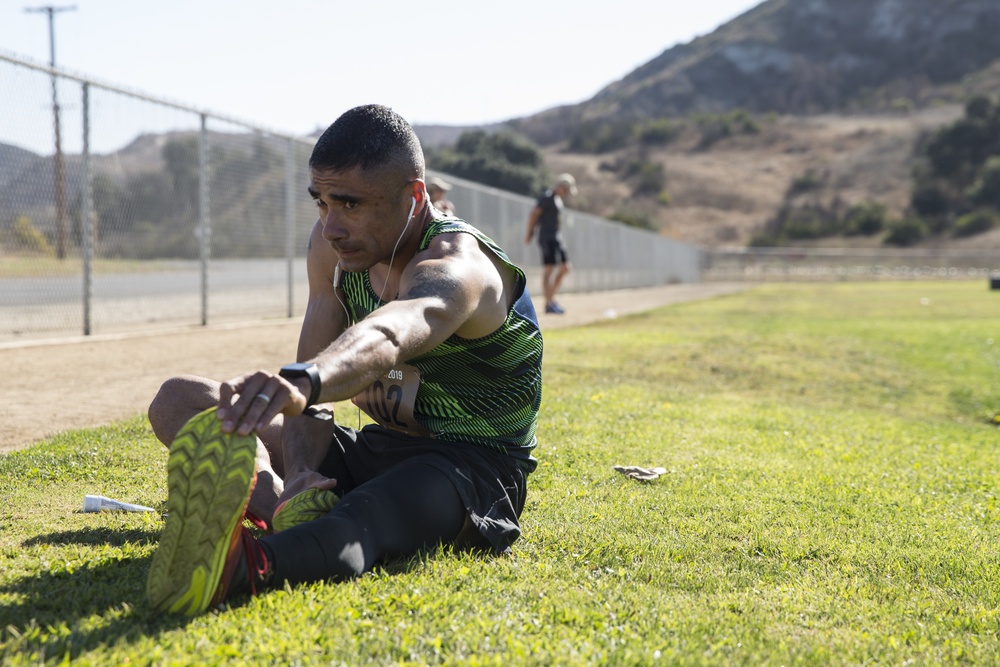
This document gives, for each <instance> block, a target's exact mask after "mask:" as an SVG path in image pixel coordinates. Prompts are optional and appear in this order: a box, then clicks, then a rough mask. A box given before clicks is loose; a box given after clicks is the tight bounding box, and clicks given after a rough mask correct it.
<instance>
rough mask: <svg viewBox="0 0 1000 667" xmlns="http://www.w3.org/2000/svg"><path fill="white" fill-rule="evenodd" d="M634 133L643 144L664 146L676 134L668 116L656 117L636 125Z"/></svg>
mask: <svg viewBox="0 0 1000 667" xmlns="http://www.w3.org/2000/svg"><path fill="white" fill-rule="evenodd" d="M635 134H636V139H637V140H638V141H639V143H640V144H642V145H643V146H665V145H667V144H669V143H670V142H671V141H673V139H674V137H675V136H677V128H676V126H675V125H674V123H673V122H672V121H671V120H670V119H669V118H658V119H656V120H651V121H649V122H648V123H645V124H644V125H640V126H638V127H637V128H636V130H635Z"/></svg>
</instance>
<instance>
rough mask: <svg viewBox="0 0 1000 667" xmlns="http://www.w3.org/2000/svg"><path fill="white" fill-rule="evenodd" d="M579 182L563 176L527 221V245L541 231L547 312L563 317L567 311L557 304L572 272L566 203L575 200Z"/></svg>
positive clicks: (540, 239) (546, 193) (569, 175)
mask: <svg viewBox="0 0 1000 667" xmlns="http://www.w3.org/2000/svg"><path fill="white" fill-rule="evenodd" d="M576 194H577V189H576V179H575V178H573V175H572V174H560V175H559V178H557V179H556V184H555V186H554V187H552V188H551V189H549V190H546V191H545V194H543V195H542V196H541V197H539V198H538V203H537V204H536V205H535V208H533V209H532V210H531V215H530V216H529V217H528V234H527V236H526V237H525V239H524V242H525V244H530V243H531V239H532V237H534V235H535V229H536V228H537V229H538V245H539V246H541V248H542V290H543V292H544V294H545V312H546V313H549V314H553V315H562V314H563V313H564V312H566V311H565V310H563V309H562V306H560V305H559V304H558V303H557V302H556V293H557V292H558V291H559V288H560V287H562V282H563V279H564V278H565V277H566V274H567V273H569V272H570V269H571V268H572V266H571V264H570V263H569V255H568V254H567V253H566V246H565V244H564V243H563V236H562V211H563V200H564V199H566V198H568V197H570V196H576Z"/></svg>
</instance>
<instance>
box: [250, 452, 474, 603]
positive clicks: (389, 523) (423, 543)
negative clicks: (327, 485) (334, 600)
mask: <svg viewBox="0 0 1000 667" xmlns="http://www.w3.org/2000/svg"><path fill="white" fill-rule="evenodd" d="M465 517H466V511H465V505H464V503H463V502H462V499H461V497H459V495H458V492H457V491H456V490H455V487H454V485H453V484H452V483H451V482H450V481H449V480H448V477H447V476H446V475H445V474H444V473H442V472H441V471H439V470H438V469H437V468H435V467H433V466H430V465H427V464H424V463H413V464H411V465H407V464H403V465H399V466H396V467H395V468H393V469H392V470H390V471H388V472H386V473H384V474H382V475H380V476H378V477H376V478H375V479H372V480H370V481H368V482H366V483H365V484H362V485H361V486H359V487H358V488H356V489H354V490H353V491H351V492H349V493H347V494H345V496H344V498H343V499H342V500H341V501H340V502H339V503H337V506H336V507H334V508H333V510H331V511H330V513H329V514H327V515H326V516H325V517H324V518H322V519H319V520H318V521H310V522H309V523H305V524H302V525H300V526H295V527H294V528H289V529H288V530H285V531H282V532H280V533H277V534H275V535H271V536H269V537H265V538H263V539H262V542H263V544H264V546H265V549H266V551H267V552H268V557H269V558H271V563H272V566H273V568H274V570H273V571H274V576H273V578H272V579H271V582H270V583H271V585H273V586H282V585H283V583H284V582H285V581H287V582H288V583H290V584H298V583H303V582H308V581H321V580H325V579H333V580H343V579H349V578H351V577H356V576H358V575H360V574H361V573H363V572H367V571H368V570H370V569H371V568H372V566H373V565H374V564H375V563H376V562H378V561H379V560H380V559H382V558H384V557H386V556H396V555H405V554H413V553H416V552H417V551H419V550H420V549H421V548H423V547H429V546H434V545H436V544H438V543H441V542H445V543H448V542H452V541H453V540H454V539H455V538H456V537H457V536H458V533H459V531H460V530H461V529H462V526H463V525H464V523H465Z"/></svg>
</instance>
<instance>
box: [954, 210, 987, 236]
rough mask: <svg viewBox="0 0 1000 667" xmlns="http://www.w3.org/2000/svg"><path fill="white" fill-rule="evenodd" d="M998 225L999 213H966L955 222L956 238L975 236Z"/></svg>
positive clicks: (980, 211)
mask: <svg viewBox="0 0 1000 667" xmlns="http://www.w3.org/2000/svg"><path fill="white" fill-rule="evenodd" d="M996 224H997V213H996V212H994V211H988V210H982V209H981V210H978V211H973V212H972V213H966V214H965V215H963V216H961V217H960V218H959V219H958V220H956V221H955V231H954V234H955V236H975V235H976V234H982V233H983V232H988V231H990V230H991V229H993V227H994V226H996Z"/></svg>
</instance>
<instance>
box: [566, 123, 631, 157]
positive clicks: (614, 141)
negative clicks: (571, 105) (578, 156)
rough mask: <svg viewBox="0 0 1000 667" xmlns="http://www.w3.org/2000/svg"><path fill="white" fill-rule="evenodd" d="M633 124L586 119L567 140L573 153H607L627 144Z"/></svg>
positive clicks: (629, 140)
mask: <svg viewBox="0 0 1000 667" xmlns="http://www.w3.org/2000/svg"><path fill="white" fill-rule="evenodd" d="M634 134H635V126H634V125H633V124H632V123H630V122H628V121H618V122H611V121H588V122H585V123H582V124H581V125H580V126H579V127H578V128H577V129H576V131H574V132H573V136H571V137H570V140H569V150H570V151H572V152H575V153H607V152H610V151H615V150H618V149H619V148H624V147H626V146H628V145H629V143H630V142H631V141H632V138H633V136H634Z"/></svg>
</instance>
